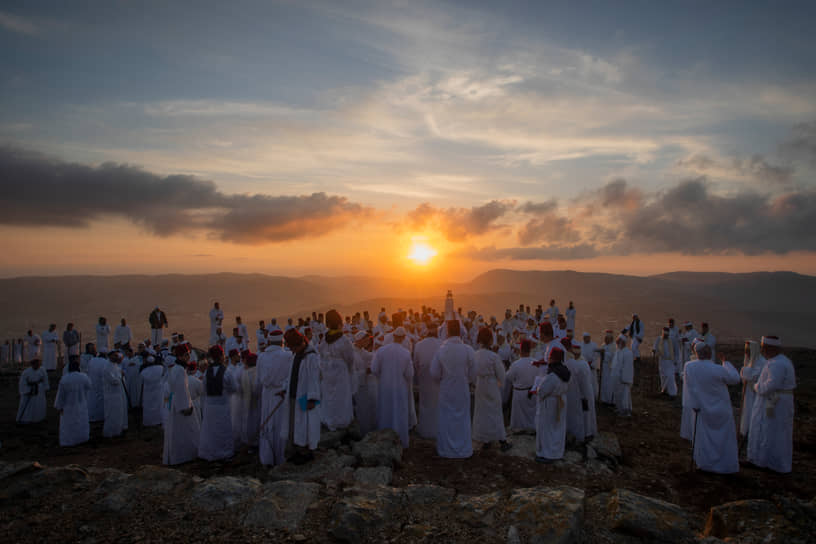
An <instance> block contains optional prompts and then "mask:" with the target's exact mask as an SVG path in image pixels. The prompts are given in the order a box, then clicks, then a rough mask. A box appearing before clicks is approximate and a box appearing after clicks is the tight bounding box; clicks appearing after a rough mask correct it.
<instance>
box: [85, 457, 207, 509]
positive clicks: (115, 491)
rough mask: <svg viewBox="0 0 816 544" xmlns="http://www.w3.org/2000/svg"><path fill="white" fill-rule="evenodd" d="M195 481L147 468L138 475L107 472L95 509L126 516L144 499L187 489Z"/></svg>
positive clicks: (162, 469)
mask: <svg viewBox="0 0 816 544" xmlns="http://www.w3.org/2000/svg"><path fill="white" fill-rule="evenodd" d="M192 483H193V478H192V477H191V476H190V475H189V474H187V473H185V472H181V471H180V470H175V469H172V468H166V467H160V466H155V465H145V466H143V467H140V468H139V470H138V471H137V472H136V473H134V474H126V473H124V472H119V471H117V470H112V469H107V470H106V471H105V472H104V473H103V479H102V481H101V482H100V483H99V485H98V486H97V487H96V490H95V493H96V494H97V495H101V498H100V499H99V500H98V501H97V502H96V505H95V508H96V509H97V510H100V511H103V512H114V513H126V512H129V511H130V508H131V506H132V505H133V503H134V502H135V501H137V500H138V498H139V496H140V495H156V494H169V493H173V492H176V491H180V490H182V489H186V488H187V487H189V486H191V485H192Z"/></svg>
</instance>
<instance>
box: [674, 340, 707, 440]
mask: <svg viewBox="0 0 816 544" xmlns="http://www.w3.org/2000/svg"><path fill="white" fill-rule="evenodd" d="M704 343H705V342H703V341H702V340H700V339H699V338H695V339H694V340H693V341H692V342H691V343H690V345H691V348H690V349H689V350H685V349H684V350H683V351H684V352H685V351H688V352H689V353H690V354H691V355H690V359H689V360H688V361H685V362H684V363H683V364H682V368H683V375H684V376H685V368H686V365H688V364H689V363H690V362H691V361H696V360H697V359H698V357H697V346H699V345H702V344H704ZM681 399H682V406H683V408H682V412H681V415H680V438H685V439H686V440H689V441H691V440H692V438H693V435H694V410H693V409H692V407H691V395H689V391H688V390H687V389H686V387H685V385H684V386H683V393H682V395H681Z"/></svg>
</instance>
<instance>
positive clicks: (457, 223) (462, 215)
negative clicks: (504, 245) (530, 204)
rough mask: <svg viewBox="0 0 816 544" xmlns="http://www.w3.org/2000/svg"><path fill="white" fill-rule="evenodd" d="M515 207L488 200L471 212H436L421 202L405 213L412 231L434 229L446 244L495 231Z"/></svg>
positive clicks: (506, 203)
mask: <svg viewBox="0 0 816 544" xmlns="http://www.w3.org/2000/svg"><path fill="white" fill-rule="evenodd" d="M515 207H516V203H515V202H512V201H503V200H491V201H490V202H488V203H486V204H483V205H481V206H473V207H471V208H437V207H435V206H432V205H431V204H429V203H427V202H424V203H422V204H420V205H419V206H417V207H416V208H415V209H414V210H412V211H410V212H408V217H407V219H408V223H409V225H410V226H411V227H412V228H414V229H422V228H426V227H428V226H433V227H435V228H438V229H439V230H440V231H441V232H442V233H443V234H444V235H445V237H446V238H448V239H449V240H452V241H455V240H464V239H467V238H470V237H472V236H479V235H481V234H485V233H486V232H488V231H490V230H491V229H494V228H499V225H497V223H496V221H497V220H499V219H500V218H501V217H503V216H504V215H505V214H507V213H508V212H510V211H512V210H513V209H514V208H515Z"/></svg>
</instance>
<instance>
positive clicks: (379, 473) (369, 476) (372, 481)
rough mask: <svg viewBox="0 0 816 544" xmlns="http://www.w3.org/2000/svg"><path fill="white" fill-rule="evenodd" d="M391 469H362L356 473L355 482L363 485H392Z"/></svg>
mask: <svg viewBox="0 0 816 544" xmlns="http://www.w3.org/2000/svg"><path fill="white" fill-rule="evenodd" d="M393 476H394V473H393V470H392V469H391V467H360V468H358V469H357V470H355V471H354V481H355V482H356V483H357V484H361V485H391V479H392V478H393Z"/></svg>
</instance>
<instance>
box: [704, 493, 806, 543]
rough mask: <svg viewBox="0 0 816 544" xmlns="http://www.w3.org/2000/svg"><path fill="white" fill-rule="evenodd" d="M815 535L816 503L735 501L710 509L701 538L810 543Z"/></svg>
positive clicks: (789, 499) (777, 498)
mask: <svg viewBox="0 0 816 544" xmlns="http://www.w3.org/2000/svg"><path fill="white" fill-rule="evenodd" d="M814 534H816V501H810V502H804V501H800V500H797V499H794V498H789V497H781V496H780V497H774V500H773V501H769V500H762V499H754V500H743V501H734V502H729V503H725V504H721V505H720V506H715V507H714V508H712V509H711V511H710V512H709V514H708V519H707V520H706V526H705V530H704V531H703V535H704V536H707V537H708V536H711V537H717V538H722V539H728V540H729V541H736V542H741V541H745V542H747V541H751V540H756V541H757V542H764V543H769V544H771V543H777V542H778V543H782V542H791V543H796V542H809V541H811V540H812V537H813V535H814Z"/></svg>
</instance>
